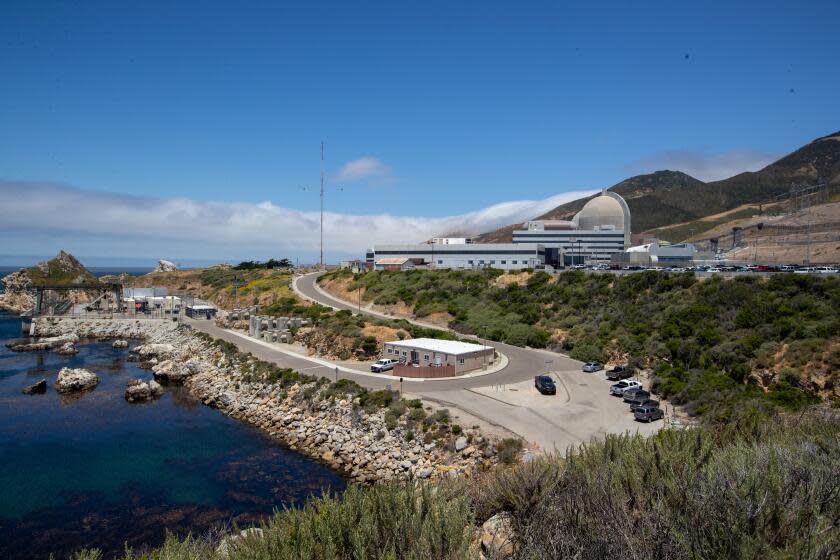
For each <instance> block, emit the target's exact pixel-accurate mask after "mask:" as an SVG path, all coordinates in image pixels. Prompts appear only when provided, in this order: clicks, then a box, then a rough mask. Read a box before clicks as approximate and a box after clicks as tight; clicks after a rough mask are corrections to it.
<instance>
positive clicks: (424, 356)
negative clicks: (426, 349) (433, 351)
mask: <svg viewBox="0 0 840 560" xmlns="http://www.w3.org/2000/svg"><path fill="white" fill-rule="evenodd" d="M423 359H424V360H426V361H427V362H428V361H429V355H428V354H423Z"/></svg>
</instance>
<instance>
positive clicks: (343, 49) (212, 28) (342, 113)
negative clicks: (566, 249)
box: [0, 0, 840, 259]
mask: <svg viewBox="0 0 840 560" xmlns="http://www.w3.org/2000/svg"><path fill="white" fill-rule="evenodd" d="M581 4H583V3H581ZM734 4H737V5H734ZM837 21H840V3H838V2H819V1H814V2H807V3H801V2H800V3H797V2H772V1H771V2H738V3H736V2H720V3H716V2H691V3H688V2H675V1H670V2H601V3H595V2H589V3H585V5H579V4H573V3H560V2H504V3H502V2H498V3H497V2H464V3H452V2H300V3H279V2H243V3H237V4H236V5H233V4H230V3H213V2H203V3H189V2H181V3H157V2H120V3H116V2H64V3H48V2H16V1H12V0H6V1H5V2H3V4H2V6H0V37H2V39H0V45H2V48H0V75H2V76H3V87H0V190H6V191H8V193H12V192H13V193H17V194H19V193H21V192H24V193H25V192H26V191H28V190H29V189H27V188H26V187H21V185H22V184H23V185H29V184H33V185H37V186H38V187H39V188H40V187H41V186H42V185H63V186H66V187H68V188H72V189H80V190H81V191H83V192H84V193H86V196H88V197H91V198H96V197H95V192H96V191H101V192H106V193H110V194H109V196H111V195H113V196H118V195H129V196H133V197H141V198H143V200H144V201H145V202H144V203H150V202H149V201H151V200H153V199H160V200H162V201H167V200H169V199H172V198H183V199H185V200H188V201H193V202H195V203H201V202H208V201H209V202H212V203H231V204H245V205H248V204H250V205H254V206H255V205H257V204H259V203H271V204H272V205H273V206H276V207H278V208H283V209H290V210H294V211H296V212H300V213H303V214H306V215H308V214H307V213H309V212H311V211H315V210H317V208H318V198H317V190H316V187H317V184H318V177H319V143H320V142H321V141H322V140H323V141H324V142H326V156H327V160H326V168H327V172H328V184H329V185H330V188H329V190H328V198H327V208H328V209H329V210H331V211H332V212H335V213H337V214H342V215H351V216H357V217H364V216H381V215H385V214H387V215H391V216H403V217H408V218H412V219H418V220H420V219H423V218H429V219H439V220H442V219H445V218H451V217H457V216H462V215H464V214H468V213H471V212H474V211H477V210H479V209H482V208H487V207H494V205H498V204H501V203H505V202H507V201H534V203H535V205H534V206H533V207H531V206H527V205H526V206H524V207H518V208H520V209H519V210H518V211H519V212H525V211H530V210H534V209H540V208H542V206H540V205H539V204H536V202H538V201H544V200H545V199H546V198H549V197H555V198H556V197H557V195H560V194H562V193H565V192H568V191H575V192H577V191H586V190H591V189H594V188H600V187H604V186H610V185H612V184H614V183H616V182H618V181H620V180H622V179H624V178H626V177H628V176H630V175H633V174H636V173H639V172H644V171H652V170H654V169H658V168H664V167H671V168H675V167H681V168H682V170H685V171H687V172H689V173H693V174H695V175H698V176H699V178H701V179H714V178H721V177H723V176H728V175H730V174H733V173H735V172H738V171H743V170H747V169H755V168H759V167H761V166H763V165H765V164H766V163H768V162H770V161H772V160H773V159H775V158H776V157H778V156H779V155H782V154H784V153H786V152H788V151H790V150H792V149H795V148H796V147H799V146H800V145H802V144H804V143H806V142H808V141H810V140H812V139H814V138H816V137H817V136H821V135H824V134H827V133H829V132H833V131H836V130H838V129H840V103H838V102H837V91H840V72H838V71H837V70H838V60H840V35H838V34H837V33H836V29H835V26H836V22H837ZM10 185H11V186H10ZM303 187H306V188H305V189H304V188H303ZM91 191H94V192H91ZM73 192H75V191H73ZM38 193H40V194H39V196H45V195H44V191H38ZM7 198H8V197H7ZM121 200H123V201H125V200H130V199H121ZM553 201H554V199H552V202H553ZM91 204H94V202H91ZM27 208H28V209H29V210H32V209H33V208H36V206H35V205H34V204H29V205H28V206H27ZM103 211H105V210H104V209H103ZM502 218H516V219H519V218H520V216H519V214H516V213H513V214H510V215H507V214H503V215H501V216H500V217H499V219H502ZM371 219H372V220H373V219H374V218H371ZM412 223H414V222H412ZM418 223H419V222H418ZM431 223H432V224H433V225H434V226H435V227H437V226H438V225H440V224H441V223H442V222H440V223H439V222H434V221H433V222H431ZM447 223H448V222H447ZM488 223H489V222H488ZM491 225H492V224H491ZM16 227H17V226H16ZM397 227H398V226H397ZM429 227H432V226H429ZM175 230H176V231H174V232H173V233H172V234H171V237H172V238H171V239H169V240H168V241H171V242H174V244H173V243H170V244H169V246H175V247H177V248H178V251H184V252H191V251H192V252H201V253H202V254H205V255H206V257H207V258H210V259H212V258H214V257H216V256H218V258H223V257H225V258H238V257H239V256H241V257H243V258H244V257H249V256H254V257H259V256H268V254H273V253H277V252H278V251H281V252H282V251H286V252H287V253H288V252H291V251H293V250H295V251H297V252H298V253H300V256H306V255H311V254H312V245H311V243H309V242H306V243H302V244H299V245H295V244H290V245H282V244H281V245H279V246H278V247H277V249H276V250H275V248H274V247H272V246H265V245H259V246H258V247H255V248H254V254H248V250H246V249H242V248H241V243H242V241H241V240H240V239H239V238H233V237H230V238H228V239H227V240H226V241H228V242H229V245H230V246H229V247H228V246H227V245H226V246H224V247H222V246H219V248H220V251H219V254H218V255H214V254H212V251H211V249H212V246H211V247H208V246H207V244H206V243H204V244H202V243H201V241H200V238H195V239H194V237H195V236H191V235H192V232H191V233H190V235H186V234H185V235H180V234H181V232H179V231H177V228H175ZM412 231H413V230H412ZM425 231H426V230H425V229H422V228H420V229H418V230H417V234H420V233H425ZM35 233H36V234H37V235H32V234H33V232H28V233H27V234H24V232H22V231H19V230H12V228H11V227H6V228H4V227H3V225H2V224H0V241H2V242H3V243H2V244H3V245H5V247H0V253H3V254H49V253H53V252H55V251H57V250H58V248H59V247H58V246H56V245H57V244H61V243H64V244H70V246H72V247H74V248H75V250H76V251H77V252H82V253H84V252H85V251H87V252H88V253H87V254H114V255H117V254H118V253H119V251H121V250H124V249H125V246H124V244H119V243H118V244H116V245H115V244H114V243H111V244H110V245H109V240H108V239H107V237H108V233H109V232H98V233H97V232H94V231H90V230H84V231H82V230H80V231H72V228H70V229H69V230H68V229H66V228H64V229H61V228H51V226H49V225H48V224H45V225H44V226H43V228H42V230H40V231H37V232H35ZM117 233H118V232H117ZM310 233H311V232H310ZM331 233H332V235H336V236H340V232H339V231H332V232H331ZM302 235H303V234H302ZM307 235H308V234H307ZM33 237H36V238H37V239H33ZM124 237H125V239H124V241H125V242H128V241H129V240H130V241H132V242H133V243H135V244H136V242H138V241H141V240H142V239H143V236H142V232H134V233H131V232H128V233H126V235H125V236H124ZM304 237H306V236H304ZM309 237H311V236H309ZM309 237H307V239H309ZM155 239H156V240H157V241H155V242H154V243H151V242H150V243H149V244H148V245H147V247H148V252H149V256H151V255H152V253H155V254H159V253H160V252H161V250H162V248H163V247H165V245H163V241H164V239H163V238H162V237H160V236H158V237H155ZM184 239H189V242H187V241H183V240H184ZM376 240H377V239H374V240H373V241H376ZM378 240H379V241H381V239H378ZM354 243H355V244H356V245H358V246H359V250H358V251H361V250H363V249H364V246H365V245H366V244H367V243H366V240H363V239H358V240H354ZM197 244H198V245H197ZM12 245H14V246H12ZM339 245H340V244H334V246H335V251H334V254H335V255H339V254H340V255H345V254H349V253H352V252H353V251H352V250H351V249H350V248H349V246H341V247H340V246H339ZM354 246H355V245H354ZM237 247H239V248H237ZM199 249H200V251H199ZM239 252H241V255H240V254H239ZM161 256H164V255H161ZM169 256H171V255H169Z"/></svg>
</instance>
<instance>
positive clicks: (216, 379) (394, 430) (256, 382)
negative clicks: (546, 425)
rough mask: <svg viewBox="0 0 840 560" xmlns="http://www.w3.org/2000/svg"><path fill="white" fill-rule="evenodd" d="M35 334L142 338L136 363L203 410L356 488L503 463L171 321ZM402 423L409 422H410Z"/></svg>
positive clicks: (88, 323) (40, 325) (55, 325)
mask: <svg viewBox="0 0 840 560" xmlns="http://www.w3.org/2000/svg"><path fill="white" fill-rule="evenodd" d="M35 331H36V332H38V333H40V334H42V335H45V334H53V335H56V334H67V333H68V332H76V333H78V334H79V335H82V336H84V337H85V338H97V337H101V338H108V339H112V338H115V337H117V336H120V337H126V338H144V339H145V340H146V343H145V344H143V345H141V346H138V347H136V348H133V349H132V352H135V353H134V354H132V355H136V356H138V357H139V358H140V359H142V360H143V362H141V363H142V364H149V365H150V367H151V368H152V369H153V372H154V374H155V377H156V378H158V379H161V380H166V381H168V382H172V381H175V382H179V383H183V385H184V386H185V387H186V388H187V389H188V390H189V391H190V392H191V393H192V394H193V395H195V396H196V397H197V398H199V399H200V400H201V401H202V402H203V403H204V404H206V405H208V406H212V407H214V408H217V409H219V410H220V411H222V412H223V413H225V414H227V415H228V416H230V417H232V418H236V419H239V420H241V421H243V422H247V423H249V424H251V425H253V426H255V427H257V428H259V429H261V430H263V431H264V432H266V433H268V434H269V435H271V436H272V437H275V438H277V439H279V440H281V441H283V442H285V443H286V444H287V445H289V446H290V447H291V448H292V449H296V450H299V451H300V452H302V453H304V454H306V455H308V456H310V457H314V458H317V459H318V460H320V461H323V462H324V463H327V464H328V465H330V466H331V467H332V468H334V469H336V470H340V471H343V472H344V473H346V474H347V475H348V476H349V477H350V478H352V479H353V480H355V481H359V482H371V481H377V480H393V479H397V480H410V479H436V478H445V477H451V476H471V475H472V473H474V472H476V471H477V470H480V469H485V468H488V467H489V466H491V465H492V464H495V462H496V456H495V454H493V453H492V452H491V453H488V450H490V449H492V445H487V442H486V440H484V438H482V437H481V435H480V434H479V433H478V432H475V431H472V432H468V433H467V434H465V435H464V436H463V437H465V438H466V439H471V445H468V446H466V447H464V448H463V449H462V450H461V451H460V452H456V451H454V442H453V441H451V437H449V436H447V438H446V439H441V440H439V441H434V440H433V439H430V440H429V441H420V440H419V439H417V438H416V437H415V434H414V432H413V425H411V424H409V423H408V422H407V420H398V422H397V424H396V425H395V424H394V422H393V418H391V420H390V421H386V416H387V415H388V414H391V412H390V409H388V408H376V407H374V408H373V409H371V408H365V407H364V406H362V403H361V401H360V399H359V398H358V397H357V396H353V395H352V394H341V393H339V392H336V391H335V389H334V388H332V386H331V384H330V383H329V382H327V381H326V380H324V379H321V380H319V381H316V380H315V379H314V378H312V379H308V378H307V379H302V380H300V381H298V382H294V383H286V384H284V383H282V382H280V381H279V380H278V379H277V378H272V377H271V376H268V375H264V374H262V373H259V372H260V371H261V368H264V366H265V364H260V363H259V362H258V360H257V359H256V358H254V357H253V356H250V355H244V354H236V353H231V352H229V351H228V352H225V349H222V348H219V347H218V346H216V345H215V344H212V343H211V342H209V341H207V340H206V339H204V338H201V337H199V336H197V335H196V334H195V333H194V332H193V331H192V330H191V329H189V328H186V327H183V326H178V325H177V324H173V323H171V322H169V321H154V320H145V321H144V320H134V319H131V320H128V319H114V320H104V319H96V320H73V319H69V318H66V319H58V320H52V321H49V320H44V319H36V323H35ZM152 362H154V363H152ZM272 379H273V380H272ZM146 383H147V384H149V385H151V382H146ZM133 386H139V383H138V384H136V385H135V384H132V387H133ZM130 388H131V387H129V388H127V391H126V399H129V398H135V395H134V393H135V391H136V393H137V397H138V398H145V395H146V392H145V389H143V388H142V387H140V388H138V389H133V390H132V391H131V395H129V391H128V389H130ZM149 389H150V391H151V390H152V387H151V386H150V388H149ZM404 414H405V415H406V416H402V418H403V419H405V418H407V414H408V413H407V412H405V413H404ZM427 436H430V437H431V434H427Z"/></svg>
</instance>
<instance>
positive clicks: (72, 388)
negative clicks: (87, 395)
mask: <svg viewBox="0 0 840 560" xmlns="http://www.w3.org/2000/svg"><path fill="white" fill-rule="evenodd" d="M99 381H100V380H99V377H98V376H97V375H96V374H95V373H93V372H92V371H90V370H88V369H84V368H76V369H74V368H67V367H65V368H61V371H59V372H58V378H57V379H56V380H55V390H56V391H58V392H59V393H73V392H76V391H86V390H89V389H93V388H95V387H96V386H97V385H99Z"/></svg>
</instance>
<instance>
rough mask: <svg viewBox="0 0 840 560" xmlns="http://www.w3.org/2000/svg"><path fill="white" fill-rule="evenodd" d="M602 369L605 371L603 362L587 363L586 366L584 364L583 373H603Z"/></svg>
mask: <svg viewBox="0 0 840 560" xmlns="http://www.w3.org/2000/svg"><path fill="white" fill-rule="evenodd" d="M602 369H604V364H602V363H601V362H586V363H585V364H583V371H585V372H586V373H592V372H595V371H601V370H602Z"/></svg>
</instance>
